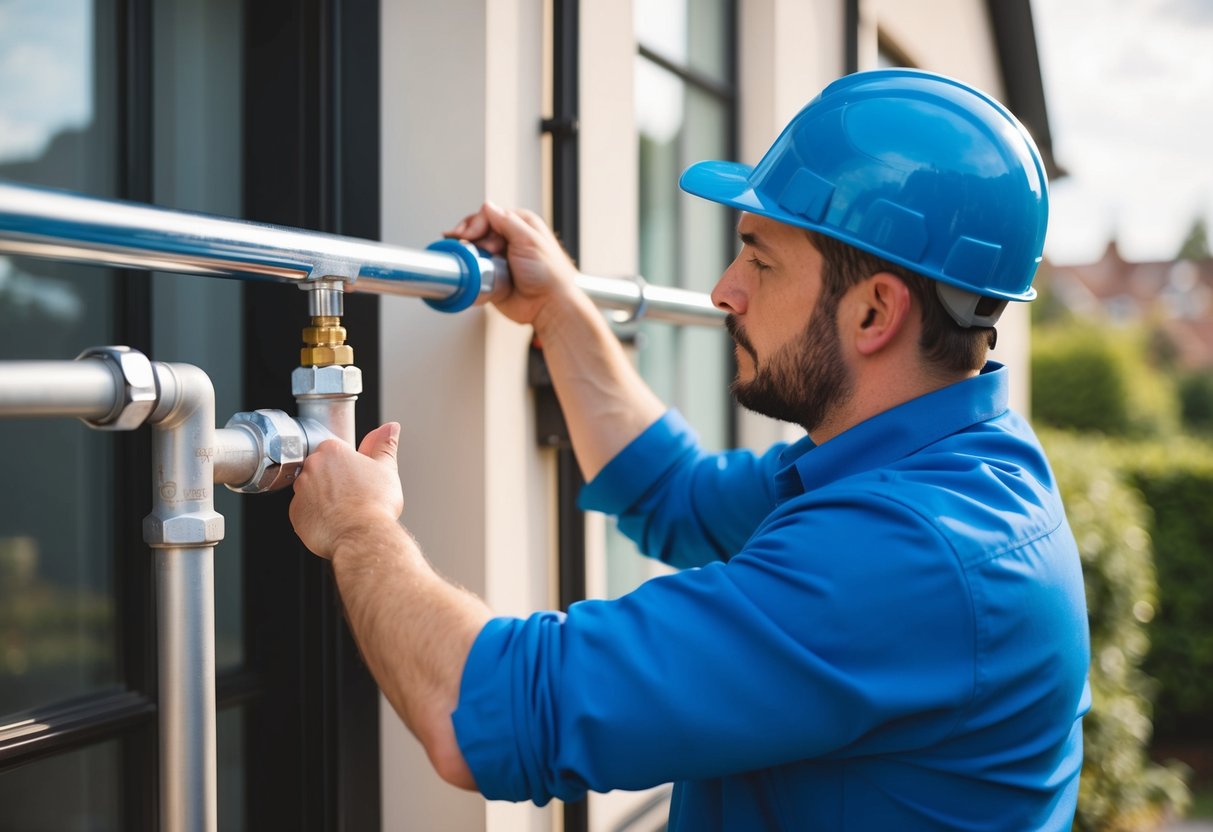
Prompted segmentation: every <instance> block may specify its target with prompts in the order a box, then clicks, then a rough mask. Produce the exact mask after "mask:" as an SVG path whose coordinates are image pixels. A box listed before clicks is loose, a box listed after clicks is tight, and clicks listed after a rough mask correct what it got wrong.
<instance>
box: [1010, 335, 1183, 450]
mask: <svg viewBox="0 0 1213 832" xmlns="http://www.w3.org/2000/svg"><path fill="white" fill-rule="evenodd" d="M1146 353H1147V350H1146V348H1145V345H1144V344H1143V337H1142V336H1141V334H1140V333H1137V332H1134V331H1118V330H1116V331H1114V330H1108V329H1105V328H1097V327H1093V326H1089V325H1082V324H1072V325H1066V326H1061V325H1057V326H1052V327H1041V328H1039V329H1038V330H1036V331H1035V332H1034V333H1033V343H1032V416H1033V419H1034V420H1035V421H1036V422H1037V423H1038V424H1047V425H1051V426H1053V427H1059V428H1066V429H1070V430H1077V431H1093V432H1098V433H1103V434H1106V435H1108V436H1156V435H1161V434H1164V433H1167V432H1170V431H1173V430H1174V429H1175V428H1176V427H1177V426H1178V423H1179V416H1178V409H1179V408H1178V402H1177V399H1176V394H1175V390H1174V385H1173V383H1172V382H1171V381H1170V379H1169V378H1168V377H1167V376H1165V375H1164V374H1162V373H1159V372H1157V371H1155V370H1154V368H1152V367H1151V366H1150V364H1149V363H1148V362H1147V361H1146V358H1145V356H1146Z"/></svg>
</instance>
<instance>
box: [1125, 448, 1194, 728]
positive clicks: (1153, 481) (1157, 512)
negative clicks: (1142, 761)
mask: <svg viewBox="0 0 1213 832" xmlns="http://www.w3.org/2000/svg"><path fill="white" fill-rule="evenodd" d="M1121 465H1122V466H1123V467H1124V469H1125V470H1126V472H1127V473H1128V476H1129V479H1130V482H1131V483H1132V484H1133V485H1134V487H1136V488H1138V489H1139V490H1140V491H1141V493H1142V495H1143V496H1144V498H1145V501H1146V503H1147V504H1148V505H1149V506H1150V508H1151V509H1152V511H1153V517H1152V519H1151V521H1150V525H1149V529H1150V533H1151V536H1152V538H1153V540H1154V550H1155V564H1156V568H1157V573H1158V587H1159V589H1158V592H1159V598H1160V602H1159V604H1158V615H1157V617H1156V618H1155V620H1154V622H1153V624H1152V626H1151V631H1152V636H1151V641H1152V642H1153V645H1154V646H1153V649H1152V650H1151V651H1150V655H1149V657H1148V658H1147V660H1146V663H1145V669H1146V671H1147V672H1148V673H1150V675H1152V676H1153V677H1155V678H1156V679H1157V680H1158V682H1159V690H1158V696H1157V697H1156V700H1155V709H1154V723H1155V726H1156V732H1157V733H1158V734H1159V735H1160V736H1164V737H1166V738H1168V739H1184V740H1191V739H1200V740H1205V741H1209V740H1213V725H1210V724H1209V723H1210V716H1211V715H1213V447H1210V445H1209V444H1207V443H1205V442H1201V441H1197V440H1192V439H1187V440H1171V441H1168V442H1165V443H1157V442H1152V443H1149V444H1147V445H1132V446H1126V447H1125V448H1124V450H1122V453H1121Z"/></svg>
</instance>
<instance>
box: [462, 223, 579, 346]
mask: <svg viewBox="0 0 1213 832" xmlns="http://www.w3.org/2000/svg"><path fill="white" fill-rule="evenodd" d="M445 236H447V237H456V238H459V239H463V240H467V241H468V242H470V243H472V244H473V245H475V246H477V247H478V248H481V249H484V250H485V251H487V252H490V253H491V254H495V255H498V256H504V257H505V258H506V260H507V261H508V262H509V265H510V281H511V284H512V286H511V291H510V294H509V295H508V296H507V297H506V298H505V299H504V300H500V301H497V303H496V306H497V308H498V309H500V310H501V312H502V313H503V314H505V315H506V316H507V317H508V318H510V319H511V320H514V321H517V322H518V323H521V324H533V325H534V326H535V329H536V331H537V332H539V334H540V336H541V337H542V329H543V327H544V325H545V323H546V320H545V319H546V318H550V317H552V316H553V315H554V313H555V310H556V309H557V308H558V307H559V306H560V303H559V302H557V303H552V301H553V300H557V301H559V300H561V299H565V298H568V297H570V296H572V295H573V294H574V293H575V292H576V288H575V284H574V278H575V277H576V274H577V267H576V266H574V265H573V261H572V260H570V259H569V256H568V254H566V253H565V250H564V249H563V248H562V247H561V245H560V241H559V240H557V239H556V235H555V234H553V233H552V229H550V228H548V226H547V224H546V223H545V222H544V221H543V219H542V218H541V217H540V216H539V215H538V214H535V213H534V212H532V211H527V210H525V209H520V210H513V211H512V210H508V209H505V208H501V207H499V206H497V205H494V204H493V203H492V202H486V203H484V205H482V206H481V207H480V210H479V211H477V212H476V213H474V214H469V215H468V216H466V217H464V218H463V220H461V221H460V222H459V224H458V225H456V226H455V227H454V228H452V229H450V230H449V231H447V232H446V234H445Z"/></svg>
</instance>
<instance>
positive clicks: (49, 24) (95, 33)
mask: <svg viewBox="0 0 1213 832" xmlns="http://www.w3.org/2000/svg"><path fill="white" fill-rule="evenodd" d="M114 17H115V14H114V9H113V6H112V3H111V2H105V1H104V0H99V1H98V2H96V3H94V2H89V0H12V1H11V2H4V3H0V179H8V180H16V181H23V182H31V183H36V184H43V185H52V186H56V187H65V188H71V189H74V190H79V191H85V192H89V193H94V194H97V195H99V196H113V195H114V190H115V189H114V183H115V181H116V171H117V161H116V160H117V152H116V148H117V141H116V132H115V113H116V110H117V107H116V101H115V98H114V91H115V84H116V72H115V33H114V30H113V20H114ZM113 304H114V301H113V290H112V286H111V280H110V277H109V273H108V272H106V271H104V270H100V269H90V268H85V267H80V266H71V265H67V264H58V263H48V262H42V261H36V260H29V259H24V258H0V332H3V333H4V339H3V344H4V346H3V348H0V358H3V359H47V358H55V359H63V358H74V357H75V356H76V355H78V354H79V353H80V351H81V350H83V349H84V348H85V347H88V346H92V345H95V344H106V343H112V342H113V318H112V314H113V313H112V308H113ZM0 458H2V459H3V460H4V463H5V469H6V471H8V472H9V475H8V476H6V477H5V478H4V480H3V482H0V714H4V713H9V712H13V711H18V710H24V709H27V708H32V707H35V706H43V705H46V704H48V703H51V702H54V701H56V700H60V699H66V698H70V697H74V696H77V695H79V694H83V693H88V692H91V691H94V690H98V689H102V688H106V687H108V686H110V685H112V684H113V683H114V681H115V680H116V678H117V662H116V649H115V648H116V645H115V641H114V600H113V598H114V593H113V555H114V553H113V543H112V541H113V538H114V528H113V517H112V514H113V499H112V495H111V491H112V489H113V470H114V465H113V463H114V437H113V436H111V435H107V434H103V433H99V432H96V431H90V430H88V429H87V428H84V427H83V426H82V425H80V424H79V423H77V422H74V421H70V422H69V421H60V420H46V421H33V420H22V421H15V422H5V423H4V424H3V426H2V429H0ZM135 522H137V521H135Z"/></svg>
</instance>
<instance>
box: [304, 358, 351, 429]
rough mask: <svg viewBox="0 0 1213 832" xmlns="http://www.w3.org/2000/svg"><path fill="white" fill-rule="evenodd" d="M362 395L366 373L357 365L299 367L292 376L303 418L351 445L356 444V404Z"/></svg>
mask: <svg viewBox="0 0 1213 832" xmlns="http://www.w3.org/2000/svg"><path fill="white" fill-rule="evenodd" d="M361 392H362V371H361V370H359V369H358V368H357V367H354V366H341V365H338V364H330V365H328V366H322V367H306V366H305V367H296V368H295V372H294V373H292V374H291V393H292V394H293V395H294V396H295V403H296V404H297V405H298V406H299V418H301V419H312V420H313V421H316V422H318V423H319V424H320V425H321V426H323V427H325V428H327V429H328V430H329V431H330V432H331V433H332V434H333V435H334V436H336V437H337V438H338V439H340V440H342V441H343V442H347V443H349V444H350V445H354V444H356V441H355V437H356V435H357V430H356V428H355V427H354V402H356V401H358V394H359V393H361Z"/></svg>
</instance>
